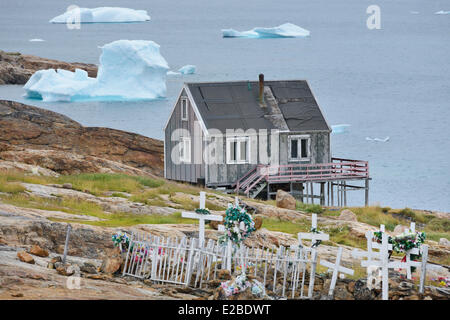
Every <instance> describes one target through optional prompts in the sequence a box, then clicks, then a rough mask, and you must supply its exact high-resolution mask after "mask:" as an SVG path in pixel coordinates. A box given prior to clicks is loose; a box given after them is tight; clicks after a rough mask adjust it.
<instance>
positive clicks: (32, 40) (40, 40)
mask: <svg viewBox="0 0 450 320" xmlns="http://www.w3.org/2000/svg"><path fill="white" fill-rule="evenodd" d="M28 41H30V42H43V41H45V40H43V39H30V40H28Z"/></svg>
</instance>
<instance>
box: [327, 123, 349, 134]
mask: <svg viewBox="0 0 450 320" xmlns="http://www.w3.org/2000/svg"><path fill="white" fill-rule="evenodd" d="M349 127H350V125H349V124H336V125H333V126H331V132H332V133H333V134H340V133H345V132H348V128H349Z"/></svg>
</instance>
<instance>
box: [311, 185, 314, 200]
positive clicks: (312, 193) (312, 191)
mask: <svg viewBox="0 0 450 320" xmlns="http://www.w3.org/2000/svg"><path fill="white" fill-rule="evenodd" d="M311 203H312V204H314V188H313V183H312V182H311Z"/></svg>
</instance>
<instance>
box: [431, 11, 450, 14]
mask: <svg viewBox="0 0 450 320" xmlns="http://www.w3.org/2000/svg"><path fill="white" fill-rule="evenodd" d="M434 14H450V11H443V10H441V11H437V12H435V13H434Z"/></svg>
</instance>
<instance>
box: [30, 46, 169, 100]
mask: <svg viewBox="0 0 450 320" xmlns="http://www.w3.org/2000/svg"><path fill="white" fill-rule="evenodd" d="M168 70H169V66H168V65H167V62H166V60H165V59H164V57H163V56H162V55H161V54H160V52H159V45H158V44H157V43H155V42H153V41H144V40H118V41H114V42H111V43H109V44H106V45H104V46H103V47H102V54H101V56H100V66H99V69H98V74H97V78H90V77H88V74H87V72H86V71H84V70H80V69H76V70H75V72H71V71H67V70H60V69H58V70H54V69H48V70H39V71H37V72H35V73H34V74H33V75H32V76H31V78H30V79H29V80H28V82H27V83H26V84H25V86H24V89H25V91H26V94H25V97H27V98H32V99H42V100H43V101H80V100H83V101H84V100H100V101H113V100H114V101H125V100H153V99H160V98H164V97H165V96H166V73H167V71H168Z"/></svg>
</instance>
